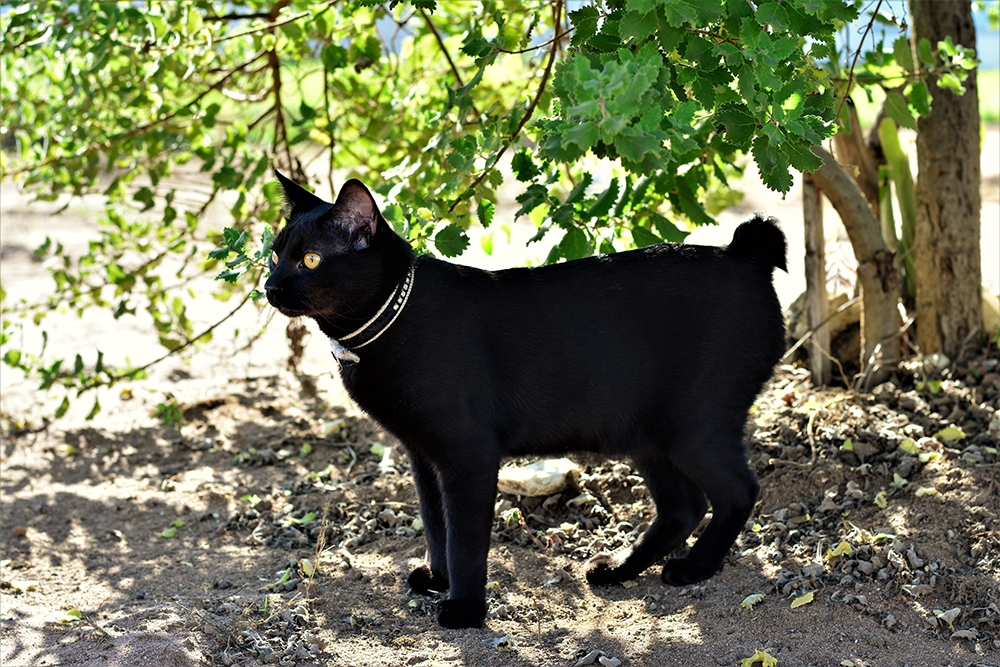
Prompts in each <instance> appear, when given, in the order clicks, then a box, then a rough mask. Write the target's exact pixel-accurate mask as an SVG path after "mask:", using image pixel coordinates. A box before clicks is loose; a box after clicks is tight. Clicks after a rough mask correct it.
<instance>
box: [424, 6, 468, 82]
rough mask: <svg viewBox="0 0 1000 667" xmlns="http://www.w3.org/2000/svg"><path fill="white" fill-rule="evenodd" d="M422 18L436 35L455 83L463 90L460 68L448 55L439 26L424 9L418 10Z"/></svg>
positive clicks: (435, 37)
mask: <svg viewBox="0 0 1000 667" xmlns="http://www.w3.org/2000/svg"><path fill="white" fill-rule="evenodd" d="M417 11H419V12H420V16H421V18H423V19H424V23H426V24H427V27H428V28H430V31H431V34H432V35H434V39H435V40H437V43H438V47H440V49H441V53H443V54H444V57H445V60H447V61H448V66H449V67H451V73H452V74H454V75H455V81H456V82H457V83H458V87H459V88H461V87H462V86H464V85H465V84H464V83H463V82H462V75H461V74H459V73H458V68H457V67H455V61H453V60H452V59H451V54H450V53H448V48H447V47H446V46H445V45H444V40H443V39H441V33H439V32H438V29H437V26H435V25H434V23H433V22H432V21H431V17H429V16H428V15H427V12H425V11H424V10H423V9H418V10H417Z"/></svg>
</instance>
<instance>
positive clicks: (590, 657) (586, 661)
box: [573, 648, 604, 667]
mask: <svg viewBox="0 0 1000 667" xmlns="http://www.w3.org/2000/svg"><path fill="white" fill-rule="evenodd" d="M603 655H604V651H602V650H600V649H596V648H595V649H594V650H593V651H591V652H590V653H588V654H587V655H585V656H583V657H582V658H580V659H579V660H577V661H576V663H575V664H574V665H573V667H583V666H584V665H592V664H594V663H595V662H597V659H598V658H599V657H602V656H603Z"/></svg>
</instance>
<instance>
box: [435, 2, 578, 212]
mask: <svg viewBox="0 0 1000 667" xmlns="http://www.w3.org/2000/svg"><path fill="white" fill-rule="evenodd" d="M561 11H562V0H557V2H556V18H557V19H558V17H559V14H560V13H561ZM558 48H559V42H553V43H552V46H551V48H550V49H549V59H548V62H546V63H545V70H544V71H543V72H542V80H541V81H540V82H539V84H538V91H537V92H536V93H535V97H534V98H533V99H532V100H531V103H530V104H529V105H528V109H527V110H526V111H525V113H524V117H523V118H521V122H520V123H518V125H517V129H515V130H514V131H513V132H511V135H510V141H508V142H507V143H505V144H504V145H503V147H502V148H501V149H500V151H499V152H498V153H497V154H496V157H494V158H493V160H491V161H490V163H489V164H488V165H486V167H485V168H484V169H483V171H482V172H481V173H480V174H479V176H477V177H476V179H475V180H474V181H472V184H471V185H469V187H468V188H467V189H466V192H468V191H470V190H474V189H475V188H476V186H478V185H479V184H480V183H482V182H483V179H485V178H486V176H487V175H488V174H489V173H490V171H492V170H493V168H494V167H495V166H496V165H497V163H498V162H499V161H500V158H502V157H503V156H504V153H506V152H507V149H508V148H510V147H511V146H512V145H513V144H514V142H515V141H516V140H517V135H518V134H520V133H521V130H522V129H524V126H525V125H527V123H528V121H529V120H531V116H532V114H534V113H535V109H536V108H537V107H538V103H539V101H540V100H541V99H542V94H543V93H544V92H545V86H546V85H548V81H549V75H550V74H551V73H552V65H553V63H554V62H555V59H556V51H557V50H558ZM462 199H463V198H462V197H459V198H458V199H456V200H455V201H453V202H452V203H451V206H449V207H448V212H449V213H450V212H452V211H454V210H455V207H456V206H458V203H459V202H460V201H462Z"/></svg>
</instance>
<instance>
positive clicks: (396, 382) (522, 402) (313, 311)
mask: <svg viewBox="0 0 1000 667" xmlns="http://www.w3.org/2000/svg"><path fill="white" fill-rule="evenodd" d="M275 173H276V174H277V172H275ZM277 176H278V179H279V181H280V182H281V184H282V186H283V187H284V190H285V197H286V203H287V219H288V223H287V225H286V226H285V228H284V229H283V230H282V231H281V232H280V233H279V234H278V235H277V237H276V238H275V239H274V244H273V246H272V249H273V253H272V255H271V265H270V268H271V276H270V278H268V280H267V284H266V285H265V290H266V292H267V298H268V301H269V302H270V303H271V305H272V306H274V307H275V308H277V309H278V310H279V311H281V312H282V313H284V314H285V315H287V316H289V317H300V316H308V317H312V318H313V319H315V320H316V322H317V323H318V324H319V327H320V329H321V330H322V331H323V333H325V334H326V335H327V336H328V337H329V338H330V342H331V345H332V347H333V350H334V355H335V356H336V357H337V359H338V360H339V363H340V372H341V377H342V379H343V383H344V386H345V387H346V388H347V391H348V393H349V394H350V395H351V397H352V398H353V399H354V400H355V401H356V402H357V404H358V405H359V406H361V407H362V408H363V409H364V410H365V411H366V412H367V413H368V414H369V415H371V417H372V418H373V419H375V420H376V421H377V422H378V423H379V424H381V425H382V426H383V427H384V428H385V429H386V430H388V431H389V432H391V433H393V434H394V435H395V436H396V437H397V438H399V440H400V442H401V443H402V445H403V447H404V448H405V449H406V451H407V453H408V454H409V458H410V463H411V466H412V469H413V477H414V480H415V481H416V485H417V492H418V493H419V495H420V512H421V515H422V516H423V520H424V530H425V532H426V535H427V546H428V550H429V553H430V567H420V568H418V569H416V570H414V571H413V572H412V573H411V574H410V575H409V579H408V581H409V584H410V586H411V588H412V589H413V590H414V591H416V592H418V593H426V592H428V591H432V590H433V591H445V590H449V596H448V599H447V600H445V601H443V602H442V603H441V606H440V610H439V613H438V622H439V623H440V624H441V625H443V626H446V627H449V628H465V627H473V626H478V625H481V624H482V623H483V620H484V619H485V617H486V593H485V585H486V560H487V552H488V551H489V544H490V530H491V526H492V523H493V508H494V503H495V501H496V494H497V470H498V468H499V466H500V463H501V461H502V460H503V459H504V458H505V457H512V456H526V455H534V456H549V455H553V454H562V453H564V452H569V451H588V452H599V453H601V454H603V455H605V456H608V457H614V458H618V457H628V458H631V460H632V461H633V462H634V463H635V465H636V467H637V468H638V469H639V470H640V471H641V472H642V474H643V476H644V477H645V480H646V485H647V487H648V488H649V493H650V495H651V496H652V498H653V501H654V502H655V503H656V509H657V517H656V520H655V521H654V522H653V524H652V525H651V526H650V527H649V529H648V530H647V531H646V533H645V535H643V536H642V538H641V539H640V540H639V541H638V542H636V543H635V544H634V545H633V546H632V548H631V549H628V550H625V551H622V552H620V553H617V554H614V555H610V554H600V555H597V556H595V557H594V558H592V559H591V560H590V562H589V563H588V565H587V574H586V576H587V580H588V581H589V582H590V583H591V584H592V585H605V584H615V583H619V582H623V581H627V580H630V579H634V578H635V577H636V576H638V575H639V573H640V572H642V571H643V570H645V569H646V568H647V567H649V566H650V565H652V564H653V563H655V562H656V561H658V560H660V559H661V558H663V557H664V556H666V555H667V554H668V553H670V552H671V551H673V550H674V549H676V548H678V547H680V546H682V545H683V544H684V542H685V540H686V538H687V537H688V535H689V534H690V533H691V532H692V531H693V530H694V529H695V528H696V527H697V526H698V524H699V522H700V521H701V519H702V517H703V516H704V514H705V512H706V510H707V507H708V501H710V502H711V504H712V512H713V516H712V520H711V522H710V523H709V524H708V526H707V527H706V528H705V529H704V531H703V532H702V533H701V536H700V537H699V538H698V541H697V542H696V543H695V545H694V546H693V547H692V548H691V549H690V550H689V551H688V552H687V554H686V555H684V556H683V557H680V558H673V559H671V560H668V561H667V562H666V564H665V565H664V567H663V573H662V577H663V580H664V581H665V582H666V583H668V584H671V585H674V586H679V585H685V584H690V583H692V582H695V581H700V580H702V579H706V578H708V577H710V576H712V574H714V573H715V572H716V570H718V569H719V567H720V566H721V564H722V561H723V559H724V558H725V556H726V554H727V552H728V551H729V548H730V546H731V545H732V544H733V541H734V540H735V539H736V536H737V535H738V534H739V532H740V530H742V528H743V526H744V524H745V522H746V520H747V518H748V517H749V515H750V512H751V510H752V508H753V505H754V502H755V500H756V498H757V492H758V490H759V487H758V485H757V480H756V478H755V477H754V474H753V472H752V471H751V470H750V469H749V468H748V466H747V461H746V453H745V451H744V447H743V426H744V421H745V420H746V418H747V412H748V410H749V409H750V406H751V404H752V403H753V401H754V398H755V397H756V395H757V393H758V392H759V391H760V389H761V386H762V385H763V384H764V382H766V381H767V379H768V377H770V375H771V371H772V369H773V368H774V365H775V363H777V361H778V359H779V358H780V357H781V355H782V353H783V351H784V340H785V336H784V322H783V319H782V315H781V308H780V306H779V304H778V299H777V296H776V295H775V292H774V287H773V285H772V271H773V269H774V268H775V267H777V268H781V269H785V252H786V248H785V237H784V234H782V232H781V231H780V230H779V229H778V227H777V226H776V225H775V223H774V222H773V221H772V220H771V219H763V218H761V217H759V216H757V217H754V218H753V219H751V220H749V221H747V222H744V223H743V224H742V225H740V227H739V228H738V229H737V230H736V234H735V235H734V237H733V241H732V243H731V244H730V245H729V246H727V247H722V248H714V247H705V246H687V245H672V244H664V245H658V246H651V247H648V248H643V249H641V250H632V251H629V252H621V253H618V254H614V255H599V256H597V257H590V258H587V259H581V260H577V261H573V262H566V263H565V264H555V265H550V266H542V267H537V268H516V269H507V270H504V271H482V270H479V269H474V268H470V267H467V266H460V265H457V264H451V263H449V262H445V261H442V260H440V259H437V258H435V257H431V256H429V255H420V256H415V255H414V252H413V250H412V249H411V248H410V246H409V245H408V244H407V243H406V241H404V240H403V239H402V238H401V237H399V236H398V235H396V234H395V233H394V232H393V230H392V229H391V227H390V226H389V225H388V224H387V223H386V221H385V219H384V218H383V217H382V215H381V214H380V213H379V210H378V208H377V206H376V204H375V201H374V199H372V196H371V194H370V193H369V192H368V190H367V188H365V186H364V185H362V184H361V183H360V182H359V181H356V180H351V181H348V182H347V183H345V184H344V186H343V188H342V189H341V191H340V195H339V196H338V197H337V201H336V203H334V204H330V203H328V202H325V201H323V200H322V199H319V198H318V197H316V196H314V195H313V194H311V193H309V192H308V191H306V190H304V189H302V188H301V187H299V186H298V185H296V184H295V183H292V182H291V181H289V180H288V179H287V178H285V177H284V176H282V175H281V174H277ZM706 496H707V501H706Z"/></svg>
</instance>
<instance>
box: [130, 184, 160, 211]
mask: <svg viewBox="0 0 1000 667" xmlns="http://www.w3.org/2000/svg"><path fill="white" fill-rule="evenodd" d="M132 198H133V199H135V200H136V201H137V202H139V203H140V204H142V205H143V206H142V211H148V210H149V209H151V208H153V207H154V206H155V205H156V201H154V199H153V191H152V190H150V189H149V188H147V187H142V188H139V190H138V191H137V192H136V193H135V195H134V196H133V197H132ZM140 212H141V211H140Z"/></svg>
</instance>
